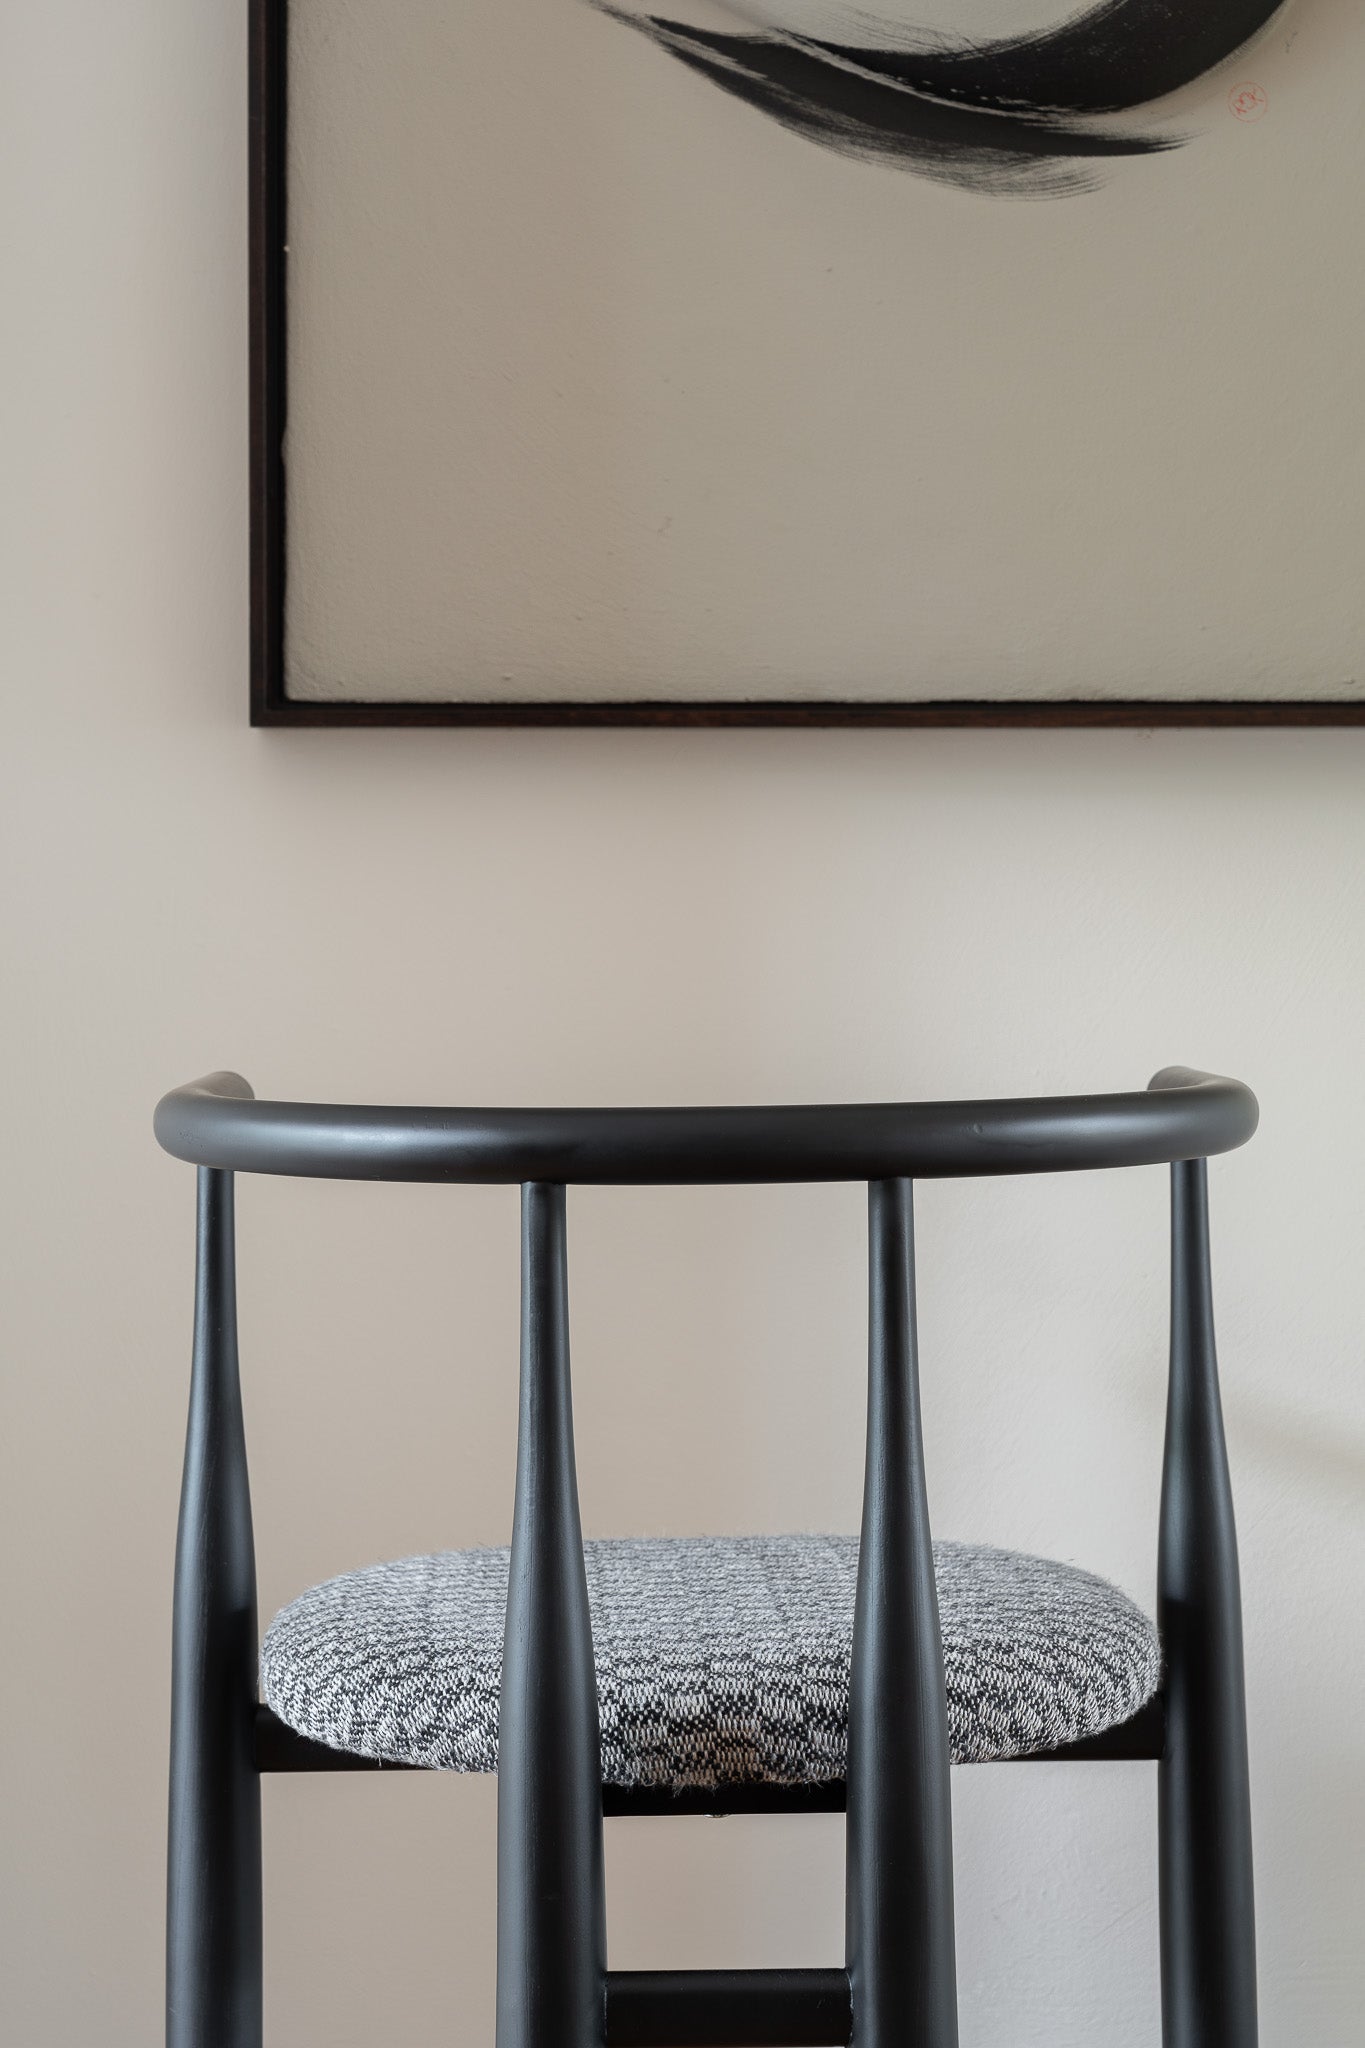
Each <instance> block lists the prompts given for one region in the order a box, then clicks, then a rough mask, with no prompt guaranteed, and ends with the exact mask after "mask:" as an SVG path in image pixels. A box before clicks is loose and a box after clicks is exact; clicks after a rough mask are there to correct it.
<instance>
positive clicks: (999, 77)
mask: <svg viewBox="0 0 1365 2048" xmlns="http://www.w3.org/2000/svg"><path fill="white" fill-rule="evenodd" d="M596 4H597V5H598V6H599V7H600V9H601V11H602V12H604V13H607V14H610V15H612V16H613V18H614V19H616V20H618V21H621V22H623V23H625V24H626V25H628V26H630V27H633V28H636V29H638V30H639V31H640V32H641V33H643V34H645V35H647V36H649V37H650V39H651V40H652V41H654V42H655V43H657V44H658V45H659V47H660V48H662V49H664V50H666V51H668V53H669V54H670V55H671V56H673V57H675V58H676V59H677V60H678V61H679V63H682V64H685V65H686V66H687V67H688V68H689V70H692V71H696V72H698V73H700V74H701V75H702V76H703V77H705V78H707V79H709V80H710V81H711V83H712V84H714V85H716V86H718V87H719V88H720V90H721V91H722V92H725V93H728V94H730V95H731V96H732V97H734V98H736V99H739V100H742V101H744V102H745V104H746V105H748V106H752V107H755V108H757V109H758V110H759V111H760V112H761V113H764V114H767V115H768V116H769V117H770V118H771V119H773V120H775V121H778V122H780V123H781V125H782V126H783V127H785V128H788V129H790V130H792V131H793V132H794V133H796V134H799V135H804V136H806V137H807V138H809V139H810V140H811V141H814V142H818V143H821V144H823V145H824V146H825V147H826V148H829V149H833V150H836V151H838V152H839V153H840V154H841V155H845V156H854V157H860V158H863V159H865V160H870V161H874V162H883V163H891V164H896V165H899V166H901V167H902V168H906V169H912V170H916V171H918V172H920V173H921V174H922V175H925V176H928V177H933V178H938V179H941V180H944V181H947V182H952V183H955V184H961V185H967V186H969V187H971V188H972V189H974V190H977V191H990V192H1011V193H1020V192H1022V193H1029V194H1032V195H1034V196H1043V197H1046V196H1054V195H1056V194H1059V193H1062V192H1068V191H1075V190H1077V189H1084V188H1086V187H1087V186H1089V185H1091V184H1093V182H1094V173H1093V169H1091V168H1088V166H1093V165H1094V164H1096V162H1097V161H1098V160H1101V159H1105V158H1113V157H1124V156H1143V155H1151V154H1153V153H1155V152H1157V151H1161V150H1165V149H1170V148H1172V147H1174V146H1175V145H1176V144H1177V143H1178V142H1179V140H1180V139H1181V138H1179V137H1156V136H1150V135H1141V134H1135V133H1132V132H1131V131H1130V132H1122V131H1114V130H1105V129H1102V128H1090V127H1085V126H1080V127H1078V126H1075V125H1074V120H1075V118H1076V117H1085V116H1088V115H1096V114H1113V113H1119V112H1124V111H1126V110H1128V109H1130V108H1133V107H1138V106H1143V105H1145V104H1147V103H1148V102H1149V101H1151V100H1153V99H1157V98H1162V97H1164V96H1165V95H1166V94H1168V93H1170V92H1174V91H1175V90H1177V89H1178V88H1179V87H1180V86H1182V85H1187V84H1189V83H1190V82H1191V81H1192V80H1194V79H1195V78H1198V77H1201V76H1203V74H1204V73H1205V72H1206V71H1209V70H1212V69H1213V68H1214V67H1215V66H1216V65H1218V64H1220V63H1222V62H1224V61H1225V60H1226V59H1227V58H1228V57H1230V56H1231V55H1233V53H1234V52H1235V51H1236V50H1238V49H1240V48H1241V47H1242V45H1243V44H1244V43H1246V42H1247V41H1248V40H1249V39H1250V38H1251V37H1252V36H1253V35H1255V34H1256V33H1257V32H1258V30H1260V29H1261V28H1263V27H1264V26H1265V24H1266V23H1267V22H1268V21H1269V20H1270V18H1271V16H1272V15H1274V14H1275V13H1276V12H1277V11H1278V10H1279V8H1280V6H1281V5H1282V4H1283V0H1222V4H1219V0H1104V4H1102V5H1101V6H1099V7H1096V8H1094V9H1092V10H1091V12H1090V13H1088V14H1085V15H1082V16H1081V17H1080V18H1079V19H1077V20H1074V21H1071V22H1068V23H1064V24H1063V25H1062V26H1060V27H1058V28H1055V29H1048V30H1042V31H1039V32H1037V33H1035V34H1031V35H1027V36H1020V37H1016V38H1012V39H1009V38H1001V39H997V40H993V41H989V42H984V43H976V44H973V45H971V46H970V47H963V48H952V47H947V46H944V45H942V44H936V45H932V46H930V45H926V47H925V48H924V49H923V50H906V49H896V50H889V49H888V50H882V49H860V48H854V47H852V46H846V45H842V44H837V43H826V42H822V41H819V40H817V39H813V38H809V37H801V36H795V35H784V34H782V33H780V32H776V31H775V32H772V33H769V34H743V35H734V34H729V33H726V32H721V31H715V30H707V29H699V28H693V27H690V26H689V25H687V24H686V23H683V22H678V21H671V20H669V19H667V18H666V17H664V16H660V15H634V14H629V13H625V12H623V11H622V10H620V9H619V8H617V7H616V6H614V5H612V4H611V0H596ZM1068 116H1070V117H1072V118H1071V120H1068V119H1067V117H1068Z"/></svg>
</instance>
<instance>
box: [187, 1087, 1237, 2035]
mask: <svg viewBox="0 0 1365 2048" xmlns="http://www.w3.org/2000/svg"><path fill="white" fill-rule="evenodd" d="M1257 1115H1258V1112H1257V1107H1256V1101H1255V1098H1254V1096H1253V1095H1252V1094H1251V1092H1250V1091H1249V1090H1248V1089H1247V1088H1245V1087H1244V1086H1242V1084H1241V1083H1239V1082H1236V1081H1230V1080H1226V1079H1223V1078H1221V1077H1218V1076H1214V1075H1208V1074H1202V1073H1197V1072H1195V1071H1193V1070H1190V1069H1186V1068H1167V1069H1165V1070H1163V1071H1162V1072H1161V1073H1159V1074H1158V1075H1156V1076H1155V1078H1154V1080H1153V1081H1152V1083H1151V1084H1150V1087H1149V1088H1148V1089H1147V1090H1145V1091H1141V1092H1134V1093H1130V1094H1121V1095H1089V1096H1069V1097H1045V1098H1036V1099H1020V1100H1012V1101H984V1102H960V1103H946V1104H944V1103H911V1104H890V1105H876V1104H854V1105H845V1106H835V1107H798V1108H760V1109H743V1108H722V1109H695V1110H692V1109H661V1110H618V1109H603V1110H515V1111H514V1110H502V1111H496V1110H446V1109H381V1108H346V1107H341V1106H338V1105H331V1104H303V1103H278V1102H258V1101H257V1100H256V1099H255V1098H254V1096H253V1095H252V1092H251V1090H250V1088H249V1087H248V1086H247V1084H246V1082H245V1081H243V1080H242V1079H241V1078H240V1076H238V1075H235V1074H213V1075H210V1076H208V1077H206V1079H204V1080H202V1081H198V1082H194V1083H191V1084H190V1085H188V1086H186V1087H184V1088H179V1089H176V1090H174V1091H173V1092H172V1093H171V1094H170V1095H168V1096H166V1097H165V1098H164V1099H163V1100H162V1102H161V1103H160V1104H159V1105H158V1108H157V1112H156V1122H155V1128H156V1135H157V1137H158V1140H159V1141H160V1143H161V1144H162V1146H163V1147H164V1148H165V1149H166V1150H167V1151H168V1152H170V1153H172V1154H173V1155H174V1156H176V1157H177V1158H180V1159H183V1160H188V1161H190V1162H191V1163H193V1164H195V1165H196V1166H197V1167H198V1169H199V1176H198V1180H199V1198H198V1232H197V1251H196V1285H195V1318H194V1346H193V1365H192V1372H191V1382H190V1399H189V1420H188V1428H187V1433H186V1447H185V1466H184V1477H183V1483H182V1489H181V1501H180V1521H179V1533H178V1539H177V1545H176V1565H175V1594H174V1620H173V1653H172V1693H171V1770H170V1827H169V1860H168V1886H167V1988H166V2039H167V2044H168V2048H261V2042H262V1996H261V1964H262V1909H261V1818H260V1815H261V1791H260V1788H261V1778H262V1775H263V1774H266V1773H269V1772H275V1771H299V1770H302V1771H314V1770H337V1771H348V1770H364V1769H375V1768H386V1769H393V1768H402V1766H392V1765H385V1766H379V1765H376V1764H374V1763H373V1762H372V1761H371V1760H369V1759H367V1758H363V1757H357V1756H351V1755H346V1754H342V1753H340V1752H337V1751H333V1750H330V1749H327V1748H324V1747H323V1746H322V1745H320V1744H317V1743H314V1742H310V1741H308V1740H307V1739H306V1738H304V1737H302V1736H300V1735H298V1734H296V1733H295V1732H294V1731H293V1730H291V1729H289V1728H287V1727H285V1726H284V1724H283V1723H282V1722H280V1721H279V1720H278V1719H277V1718H276V1717H275V1716H274V1715H273V1714H271V1713H270V1712H269V1710H268V1709H266V1708H264V1707H262V1706H261V1705H260V1704H259V1702H258V1698H257V1660H258V1646H257V1614H256V1574H255V1555H254V1546H253V1538H252V1525H251V1499H250V1487H249V1480H248V1473H247V1457H246V1439H245V1432H244V1427H243V1417H242V1400H241V1387H240V1379H239V1372H238V1354H237V1314H236V1274H235V1236H234V1175H235V1174H236V1173H238V1172H249V1173H270V1174H290V1175H304V1176H321V1177H327V1178H340V1179H354V1180H391V1181H431V1182H479V1183H485V1184H487V1183H497V1184H509V1183H510V1184H520V1186H521V1188H522V1258H521V1301H522V1309H521V1368H520V1409H519V1422H518V1438H517V1475H516V1492H515V1508H514V1515H513V1530H512V1555H511V1569H510V1579H509V1587H508V1601H507V1621H506V1637H505V1646H504V1661H503V1682H502V1698H501V1710H500V1725H499V1775H498V1874H497V1886H498V1890H497V1908H498V1913H497V1917H498V1943H497V2027H496V2048H807V2044H810V2048H817V2044H828V2048H836V2044H837V2048H843V2044H851V2048H956V2044H957V2039H958V2022H957V1991H956V1975H955V1965H954V1936H953V1884H952V1820H951V1808H950V1799H949V1749H948V1725H947V1709H946V1698H945V1690H944V1674H943V1661H942V1649H941V1642H940V1636H939V1619H938V1606H937V1594H936V1589H935V1582H934V1569H933V1557H932V1550H931V1543H930V1527H929V1514H928V1504H927V1499H926V1494H925V1480H924V1454H923V1444H922V1438H921V1425H920V1399H919V1369H918V1357H917V1349H916V1335H915V1276H914V1217H913V1183H914V1181H915V1180H916V1179H928V1178H944V1177H955V1176H979V1175H996V1174H1020V1173H1049V1172H1071V1171H1079V1170H1086V1169H1095V1168H1123V1167H1133V1166H1141V1165H1152V1164H1157V1163H1164V1164H1168V1165H1169V1166H1170V1169H1171V1344H1170V1372H1169V1387H1168V1400H1167V1414H1166V1437H1165V1451H1164V1460H1163V1472H1162V1489H1161V1508H1160V1524H1159V1542H1158V1566H1157V1580H1158V1601H1157V1621H1158V1627H1159V1630H1160V1635H1161V1642H1162V1652H1163V1664H1164V1680H1163V1690H1162V1694H1161V1695H1160V1696H1159V1697H1158V1698H1157V1699H1156V1700H1154V1701H1152V1702H1151V1703H1150V1704H1149V1705H1148V1706H1147V1707H1145V1708H1143V1709H1142V1711H1141V1712H1140V1713H1138V1714H1137V1715H1135V1716H1134V1717H1133V1718H1132V1719H1131V1720H1130V1721H1128V1722H1127V1723H1125V1724H1124V1725H1123V1726H1121V1727H1118V1728H1112V1729H1109V1730H1108V1731H1106V1732H1105V1733H1104V1734H1102V1735H1099V1736H1094V1737H1090V1738H1088V1739H1086V1740H1085V1741H1082V1742H1077V1743H1073V1744H1071V1745H1070V1746H1068V1747H1067V1748H1064V1749H1057V1750H1051V1751H1047V1752H1040V1753H1038V1754H1037V1755H1035V1756H1034V1757H1031V1758H1028V1759H1022V1760H1023V1761H1033V1762H1048V1761H1053V1762H1059V1761H1095V1762H1104V1761H1107V1760H1117V1759H1134V1758H1140V1759H1146V1760H1150V1761H1154V1762H1155V1763H1156V1764H1157V1781H1158V1819H1159V1842H1160V1848H1159V1886H1160V1932H1161V1987H1162V2039H1163V2043H1164V2048H1255V2043H1256V1972H1255V1928H1254V1904H1253V1890H1252V1860H1251V1820H1250V1793H1249V1780H1248V1766H1247V1742H1246V1711H1245V1697H1244V1681H1243V1659H1242V1625H1241V1595H1240V1584H1239V1575H1238V1563H1237V1543H1236V1531H1235V1526H1234V1520H1233V1507H1232V1492H1231V1485H1230V1481H1229V1475H1228V1463H1227V1451H1226V1445H1225V1441H1224V1433H1223V1422H1222V1410H1221V1401H1220V1395H1219V1385H1218V1366H1217V1357H1216V1351H1215V1345H1214V1327H1213V1301H1212V1282H1211V1274H1210V1261H1209V1234H1208V1190H1207V1171H1206V1161H1207V1159H1208V1157H1209V1156H1211V1155H1213V1154H1215V1153H1220V1152H1225V1151H1229V1150H1232V1149H1233V1148H1235V1147H1236V1146H1238V1145H1241V1144H1244V1143H1245V1142H1246V1141H1247V1139H1248V1138H1250V1136H1251V1135H1252V1133H1253V1132H1254V1130H1255V1128H1256V1122H1257ZM844 1180H862V1181H865V1182H866V1183H867V1184H868V1217H869V1345H868V1396H867V1462H866V1471H865V1479H864V1491H863V1515H862V1531H861V1540H860V1551H859V1565H858V1581H857V1595H856V1604H855V1619H854V1635H853V1655H852V1667H851V1674H850V1695H849V1734H848V1756H847V1769H846V1778H845V1779H844V1780H842V1781H838V1782H830V1783H828V1784H819V1785H806V1786H776V1785H754V1786H747V1787H745V1786H741V1787H734V1788H722V1789H714V1790H705V1791H699V1792H681V1793H673V1792H670V1791H667V1790H664V1791H659V1790H648V1791H638V1790H628V1789H625V1788H622V1787H614V1786H605V1787H604V1786H603V1784H602V1782H601V1771H600V1757H599V1743H598V1710H597V1691H596V1680H595V1673H594V1664H593V1647H592V1630H591V1622H590V1617H589V1610H588V1592H587V1581H586V1576H585V1572H584V1563H583V1544H582V1531H581V1526H580V1521H579V1509H578V1488H577V1480H576V1475H575V1465H574V1437H573V1412H572V1391H571V1380H570V1367H569V1335H568V1275H567V1239H566V1188H567V1186H569V1185H572V1184H575V1183H579V1184H599V1185H600V1184H606V1183H615V1184H632V1185H650V1184H654V1185H659V1184H690V1185H706V1184H724V1183H731V1184H733V1183H738V1182H778V1181H844ZM841 1810H842V1811H845V1812H846V1814H847V1879H846V1922H847V1941H846V1965H845V1967H844V1968H843V1969H842V1970H837V1969H835V1970H831V1969H806V1970H693V1971H613V1970H610V1969H609V1968H608V1966H607V1944H606V1911H605V1888H604V1871H603V1847H602V1821H603V1816H604V1814H606V1815H617V1814H631V1813H649V1814H660V1813H697V1812H704V1813H736V1812H762V1813H772V1812H811V1811H818V1812H837V1811H841Z"/></svg>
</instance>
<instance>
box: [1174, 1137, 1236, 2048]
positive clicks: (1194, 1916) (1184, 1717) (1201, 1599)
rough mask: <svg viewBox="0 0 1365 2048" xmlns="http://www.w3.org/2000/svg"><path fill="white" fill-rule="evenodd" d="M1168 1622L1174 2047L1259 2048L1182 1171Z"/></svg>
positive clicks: (1181, 1170)
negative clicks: (1256, 2045) (1257, 2046)
mask: <svg viewBox="0 0 1365 2048" xmlns="http://www.w3.org/2000/svg"><path fill="white" fill-rule="evenodd" d="M1157 1618H1158V1623H1159V1626H1160V1629H1161V1640H1162V1647H1163V1651H1164V1654H1165V1659H1166V1748H1165V1754H1164V1757H1163V1759H1162V1763H1161V1769H1160V1773H1159V1785H1160V1791H1159V1801H1160V1806H1159V1811H1160V1839H1161V1848H1160V1863H1161V1986H1162V2038H1163V2041H1164V2043H1165V2048H1255V2044H1256V2033H1257V2027H1256V1936H1255V1909H1254V1898H1253V1889H1252V1863H1251V1799H1250V1789H1249V1776H1248V1766H1247V1736H1246V1700H1245V1690H1244V1684H1243V1675H1242V1607H1241V1584H1240V1576H1239V1571H1238V1564H1237V1532H1236V1526H1235V1523H1234V1519H1233V1508H1232V1486H1231V1481H1230V1479H1229V1475H1228V1460H1227V1446H1226V1443H1225V1441H1224V1435H1223V1412H1222V1402H1221V1399H1220V1395H1219V1388H1218V1360H1217V1353H1216V1350H1215V1346H1214V1329H1213V1284H1212V1277H1211V1272H1210V1264H1209V1223H1208V1173H1207V1168H1206V1167H1205V1165H1204V1163H1203V1161H1202V1160H1193V1161H1188V1162H1184V1163H1182V1164H1180V1165H1177V1166H1175V1167H1173V1168H1172V1173H1171V1374H1170V1392H1169V1402H1168V1407H1167V1415H1166V1454H1165V1464H1164V1468H1163V1475H1162V1488H1161V1537H1160V1549H1159V1559H1158V1567H1157Z"/></svg>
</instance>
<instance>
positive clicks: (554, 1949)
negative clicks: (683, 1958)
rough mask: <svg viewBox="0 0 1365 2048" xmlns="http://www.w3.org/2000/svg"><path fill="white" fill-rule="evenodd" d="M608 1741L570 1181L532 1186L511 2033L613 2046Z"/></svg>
mask: <svg viewBox="0 0 1365 2048" xmlns="http://www.w3.org/2000/svg"><path fill="white" fill-rule="evenodd" d="M606 1968H607V1937H606V1898H605V1879H604V1869H603V1851H602V1780H601V1751H600V1745H599V1738H598V1721H597V1679H596V1673H595V1669H594V1664H593V1647H592V1623H591V1618H590V1615H589V1611H588V1582H587V1576H586V1574H585V1572H584V1568H583V1533H582V1527H581V1524H580V1521H579V1513H578V1482H577V1478H576V1475H575V1468H574V1444H573V1405H572V1395H571V1390H570V1380H569V1325H568V1268H567V1259H566V1248H565V1215H564V1189H563V1187H562V1186H558V1185H555V1184H553V1183H547V1182H530V1183H528V1184H527V1185H526V1186H525V1187H524V1188H523V1189H522V1233H521V1396H520V1415H519V1421H518V1433H517V1481H516V1509H515V1513H514V1516H513V1523H512V1559H511V1573H510V1580H509V1585H508V1596H507V1632H506V1637H505V1642H504V1649H503V1666H502V1700H501V1708H500V1719H499V1731H498V1989H497V2048H602V2044H603V2043H604V2042H605V2038H606Z"/></svg>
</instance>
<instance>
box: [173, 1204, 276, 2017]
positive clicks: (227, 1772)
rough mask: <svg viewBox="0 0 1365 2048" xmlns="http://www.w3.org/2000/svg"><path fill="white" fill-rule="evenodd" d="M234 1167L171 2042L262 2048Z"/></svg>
mask: <svg viewBox="0 0 1365 2048" xmlns="http://www.w3.org/2000/svg"><path fill="white" fill-rule="evenodd" d="M232 1194H233V1189H232V1175H231V1174H230V1173H225V1172H220V1171H218V1170H216V1169H211V1168H207V1167H205V1168H201V1169H200V1173H199V1231H198V1265H197V1273H196V1282H195V1320H194V1363H193V1372H192V1376H191V1381H190V1408H189V1425H188V1429H187V1432H186V1438H185V1470H184V1479H183V1483H182V1486H181V1493H180V1529H179V1535H178V1538H177V1541H176V1551H175V1619H174V1631H173V1639H172V1658H171V1666H172V1675H171V1785H170V1843H169V1857H168V1864H167V1901H166V2042H167V2048H261V1796H260V1778H259V1775H258V1773H257V1770H256V1765H255V1759H254V1756H253V1751H252V1730H253V1723H254V1716H255V1709H256V1651H257V1646H256V1560H255V1551H254V1547H253V1543H252V1534H251V1494H250V1490H249V1487H248V1482H247V1464H246V1438H245V1434H244V1431H243V1427H242V1399H241V1388H240V1384H239V1380H238V1372H237V1306H236V1278H235V1257H234V1248H233V1202H232Z"/></svg>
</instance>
